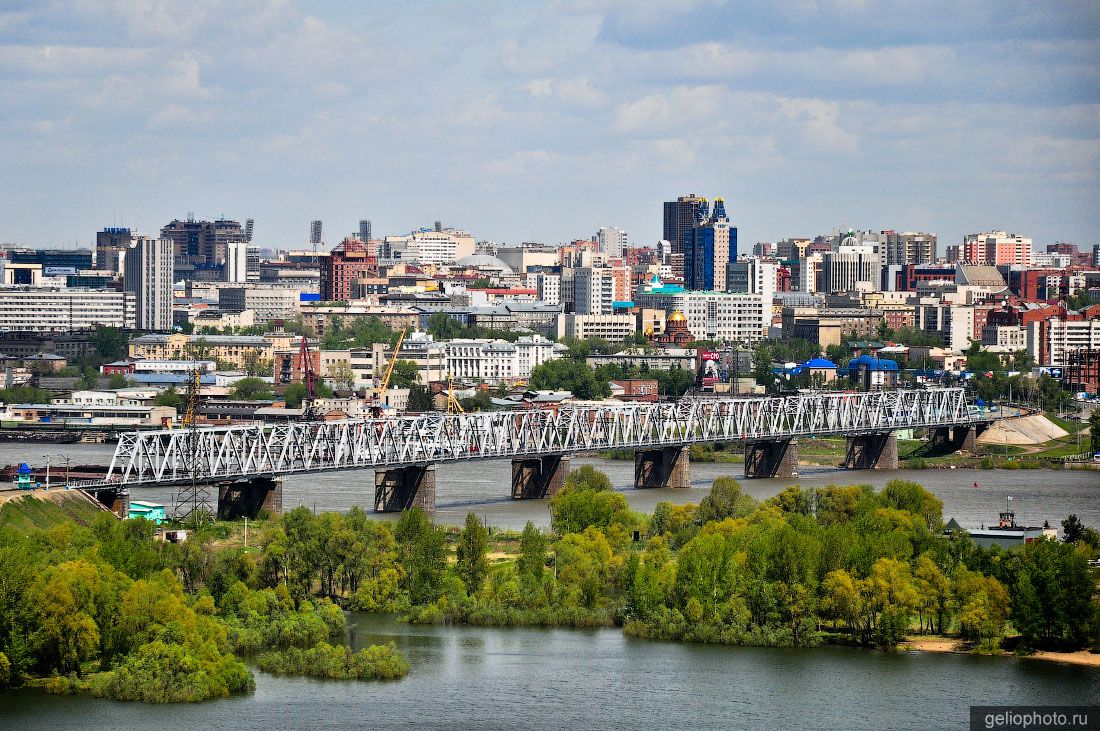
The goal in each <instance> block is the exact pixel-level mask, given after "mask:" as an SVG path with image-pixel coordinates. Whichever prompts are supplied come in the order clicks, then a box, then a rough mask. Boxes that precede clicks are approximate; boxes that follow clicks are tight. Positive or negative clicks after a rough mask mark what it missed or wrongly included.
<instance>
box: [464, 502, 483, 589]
mask: <svg viewBox="0 0 1100 731" xmlns="http://www.w3.org/2000/svg"><path fill="white" fill-rule="evenodd" d="M488 550H489V532H488V531H487V530H486V529H485V526H483V525H482V524H481V521H480V520H478V519H477V516H476V515H474V514H473V513H467V514H466V527H465V528H463V530H462V533H461V534H460V535H459V537H458V547H457V550H456V558H457V563H456V569H457V570H458V577H459V578H460V579H462V583H463V584H464V585H465V586H466V592H467V593H469V594H476V593H477V592H478V591H480V590H481V586H482V584H484V583H485V577H486V576H487V575H488V573H489V559H488V558H487V557H486V553H487V551H488Z"/></svg>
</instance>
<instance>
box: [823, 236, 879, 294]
mask: <svg viewBox="0 0 1100 731" xmlns="http://www.w3.org/2000/svg"><path fill="white" fill-rule="evenodd" d="M849 240H850V239H845V241H849ZM881 280H882V259H881V257H880V256H879V255H878V254H877V253H875V251H874V248H873V247H872V246H870V245H867V244H857V245H842V246H841V247H840V249H839V250H837V251H827V252H825V253H824V254H822V257H821V275H820V277H819V278H818V282H817V287H816V291H818V292H826V293H830V292H857V291H858V292H873V291H875V290H878V289H881V284H882V281H881Z"/></svg>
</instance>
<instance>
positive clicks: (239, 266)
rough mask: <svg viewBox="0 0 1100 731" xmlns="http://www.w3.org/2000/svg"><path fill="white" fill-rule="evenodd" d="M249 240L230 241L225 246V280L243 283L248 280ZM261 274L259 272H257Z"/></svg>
mask: <svg viewBox="0 0 1100 731" xmlns="http://www.w3.org/2000/svg"><path fill="white" fill-rule="evenodd" d="M249 248H250V246H249V243H248V242H247V241H230V242H229V243H228V244H226V248H225V281H227V282H233V283H235V284H243V283H245V282H247V281H248V250H249ZM256 274H257V276H259V272H258V271H257V272H256Z"/></svg>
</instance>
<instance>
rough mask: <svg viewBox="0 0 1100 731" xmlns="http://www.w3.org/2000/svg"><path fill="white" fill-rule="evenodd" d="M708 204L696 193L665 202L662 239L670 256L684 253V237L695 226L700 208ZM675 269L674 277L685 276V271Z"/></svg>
mask: <svg viewBox="0 0 1100 731" xmlns="http://www.w3.org/2000/svg"><path fill="white" fill-rule="evenodd" d="M706 204H707V200H706V198H699V197H697V196H696V195H695V194H694V193H692V194H690V195H682V196H680V197H679V198H677V199H676V200H674V201H665V215H664V227H663V229H662V233H661V238H662V239H664V240H665V241H667V242H668V243H669V252H668V253H669V254H670V255H675V254H683V253H684V237H685V236H686V235H687V232H688V231H690V230H691V227H692V226H694V225H695V219H696V218H697V217H698V214H699V208H700V207H701V206H706ZM677 261H678V260H677ZM673 269H674V271H673V274H674V275H676V276H678V277H682V276H683V275H684V272H683V271H675V269H676V267H675V266H674V268H673ZM681 269H682V268H681Z"/></svg>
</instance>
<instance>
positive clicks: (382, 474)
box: [374, 464, 435, 513]
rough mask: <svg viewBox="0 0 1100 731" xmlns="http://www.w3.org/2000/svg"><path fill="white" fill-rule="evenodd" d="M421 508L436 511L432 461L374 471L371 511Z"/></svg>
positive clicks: (388, 511)
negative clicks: (430, 462)
mask: <svg viewBox="0 0 1100 731" xmlns="http://www.w3.org/2000/svg"><path fill="white" fill-rule="evenodd" d="M409 508H420V509H421V510H423V511H424V512H425V513H434V512H435V465H434V464H433V465H413V466H411V467H394V468H392V469H388V470H378V471H377V472H375V473H374V511H375V512H376V513H397V512H400V511H402V510H408V509H409Z"/></svg>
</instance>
